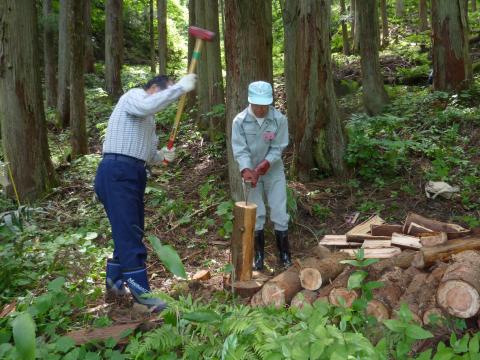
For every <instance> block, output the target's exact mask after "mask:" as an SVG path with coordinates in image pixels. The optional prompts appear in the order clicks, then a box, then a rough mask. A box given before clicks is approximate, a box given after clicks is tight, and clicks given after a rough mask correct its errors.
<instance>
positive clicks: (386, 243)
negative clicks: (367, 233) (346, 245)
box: [362, 240, 392, 249]
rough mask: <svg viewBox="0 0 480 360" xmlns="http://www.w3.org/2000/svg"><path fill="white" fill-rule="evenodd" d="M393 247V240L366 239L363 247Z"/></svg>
mask: <svg viewBox="0 0 480 360" xmlns="http://www.w3.org/2000/svg"><path fill="white" fill-rule="evenodd" d="M389 247H392V242H391V240H365V241H364V242H363V245H362V248H364V249H381V248H389Z"/></svg>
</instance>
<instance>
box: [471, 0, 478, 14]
mask: <svg viewBox="0 0 480 360" xmlns="http://www.w3.org/2000/svg"><path fill="white" fill-rule="evenodd" d="M470 2H471V3H472V11H473V12H475V11H477V0H470Z"/></svg>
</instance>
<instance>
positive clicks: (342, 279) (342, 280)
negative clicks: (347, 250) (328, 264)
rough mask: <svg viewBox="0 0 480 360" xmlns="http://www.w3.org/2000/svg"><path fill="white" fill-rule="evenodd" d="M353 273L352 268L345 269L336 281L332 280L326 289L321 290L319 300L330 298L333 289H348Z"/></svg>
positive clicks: (325, 286)
mask: <svg viewBox="0 0 480 360" xmlns="http://www.w3.org/2000/svg"><path fill="white" fill-rule="evenodd" d="M353 271H354V268H353V267H351V266H347V267H346V268H345V269H343V271H342V273H341V274H340V275H338V276H337V277H336V278H335V279H333V280H331V282H330V283H329V284H327V285H324V287H322V288H320V290H319V291H318V298H319V299H320V298H322V297H328V295H329V294H330V291H332V289H335V288H339V287H346V286H347V283H348V278H349V277H350V275H351V274H352V272H353Z"/></svg>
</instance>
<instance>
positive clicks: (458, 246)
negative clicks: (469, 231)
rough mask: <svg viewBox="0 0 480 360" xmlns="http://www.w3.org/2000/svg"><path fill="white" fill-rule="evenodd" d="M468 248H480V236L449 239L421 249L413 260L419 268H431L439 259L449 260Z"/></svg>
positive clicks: (414, 264)
mask: <svg viewBox="0 0 480 360" xmlns="http://www.w3.org/2000/svg"><path fill="white" fill-rule="evenodd" d="M466 250H480V236H472V237H468V238H464V239H455V240H449V241H447V242H446V243H445V244H443V245H437V246H433V247H426V248H422V249H420V251H419V252H417V254H415V257H414V259H413V261H412V265H413V266H415V267H416V268H418V269H424V268H429V267H430V266H432V265H433V264H435V262H437V261H448V260H449V259H450V258H451V256H452V255H454V254H458V253H460V252H462V251H466Z"/></svg>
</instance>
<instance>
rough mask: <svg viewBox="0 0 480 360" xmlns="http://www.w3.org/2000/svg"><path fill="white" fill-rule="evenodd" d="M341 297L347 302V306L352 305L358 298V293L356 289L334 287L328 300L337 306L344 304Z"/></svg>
mask: <svg viewBox="0 0 480 360" xmlns="http://www.w3.org/2000/svg"><path fill="white" fill-rule="evenodd" d="M339 298H342V299H343V300H344V302H345V307H351V306H352V304H353V302H354V301H355V300H357V298H358V294H357V293H356V292H355V291H354V290H348V289H347V288H334V289H332V291H330V294H329V295H328V301H329V302H330V304H332V305H335V306H342V305H341V304H340V300H339Z"/></svg>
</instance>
